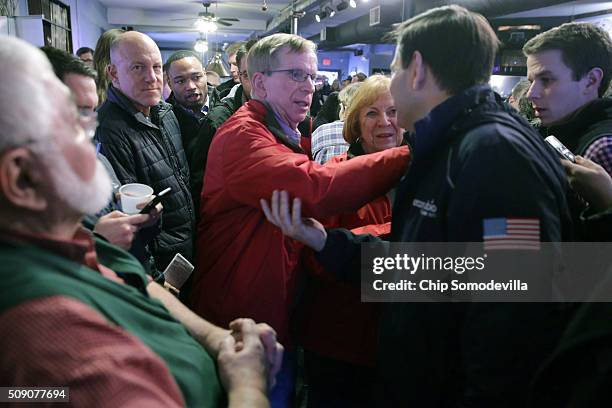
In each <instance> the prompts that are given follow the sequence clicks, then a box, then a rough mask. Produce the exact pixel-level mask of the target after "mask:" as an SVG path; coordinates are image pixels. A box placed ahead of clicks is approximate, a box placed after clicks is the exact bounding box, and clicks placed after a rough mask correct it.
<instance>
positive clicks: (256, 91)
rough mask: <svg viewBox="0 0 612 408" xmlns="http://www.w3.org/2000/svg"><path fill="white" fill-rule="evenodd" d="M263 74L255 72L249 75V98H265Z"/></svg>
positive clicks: (266, 94)
mask: <svg viewBox="0 0 612 408" xmlns="http://www.w3.org/2000/svg"><path fill="white" fill-rule="evenodd" d="M265 82H266V81H265V74H264V73H263V72H255V73H254V74H253V76H252V77H251V88H252V89H251V98H253V97H256V98H257V99H265V98H266V97H267V96H268V93H267V91H266V83H265Z"/></svg>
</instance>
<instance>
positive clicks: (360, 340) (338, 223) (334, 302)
mask: <svg viewBox="0 0 612 408" xmlns="http://www.w3.org/2000/svg"><path fill="white" fill-rule="evenodd" d="M347 156H348V154H347V153H344V154H342V155H339V156H335V157H333V158H332V159H331V160H329V161H328V162H327V163H326V165H329V163H339V162H343V161H346V160H347ZM351 160H354V158H352V159H351ZM325 227H326V228H335V227H342V228H347V229H350V230H352V231H353V232H355V233H357V234H372V235H377V236H384V235H388V234H389V233H390V232H391V203H390V201H389V199H388V198H387V196H386V195H382V196H380V197H377V198H376V199H374V200H373V201H371V202H369V203H368V204H366V205H364V206H363V207H361V208H360V209H359V210H357V211H355V212H353V213H347V214H342V215H340V216H336V217H332V218H330V219H328V220H327V221H326V222H325ZM309 252H310V251H309ZM305 259H306V265H307V266H306V268H307V269H308V270H309V272H310V273H311V274H312V275H313V276H312V278H311V279H310V280H309V283H308V285H307V288H306V291H305V293H304V297H303V299H302V301H301V302H300V304H299V306H298V309H297V315H298V316H297V332H298V341H299V343H300V344H302V345H303V346H304V348H305V349H306V350H309V351H312V352H315V353H317V354H319V355H321V356H326V357H328V358H333V359H337V360H342V361H346V362H349V363H353V364H358V365H366V366H371V367H373V366H374V365H375V362H376V333H377V326H378V314H379V311H380V307H379V306H380V305H378V304H377V303H362V302H361V293H360V290H359V287H358V286H355V285H349V284H345V283H340V282H337V281H336V280H335V279H334V278H333V277H331V276H330V275H329V274H327V273H325V271H324V270H323V269H322V268H321V267H320V266H319V265H318V263H317V262H316V261H315V260H314V259H313V258H312V254H306V256H305Z"/></svg>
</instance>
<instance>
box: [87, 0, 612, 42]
mask: <svg viewBox="0 0 612 408" xmlns="http://www.w3.org/2000/svg"><path fill="white" fill-rule="evenodd" d="M99 1H100V2H101V3H102V4H103V5H104V6H106V8H107V19H108V24H109V25H110V26H113V27H121V26H131V27H134V29H135V30H138V31H141V32H144V33H147V34H148V35H150V36H151V37H152V38H153V39H154V40H155V41H157V43H158V44H159V46H160V47H161V48H191V46H192V45H193V42H194V41H195V40H196V39H197V38H198V37H199V34H198V33H197V31H196V30H195V29H194V28H193V22H194V21H195V18H197V16H198V13H199V12H202V11H204V7H203V6H202V1H201V0H99ZM291 1H292V0H266V1H265V3H266V6H267V10H266V11H263V10H262V6H263V3H264V0H243V1H228V0H218V1H211V3H212V5H211V7H210V8H209V12H212V13H214V14H215V16H216V17H219V18H222V17H236V18H239V19H240V21H239V22H236V23H233V25H232V26H231V27H224V26H219V30H218V31H217V32H215V33H212V34H209V36H208V39H209V41H210V42H212V43H216V44H219V45H220V44H222V43H225V42H228V43H229V42H234V41H239V40H244V39H246V38H248V37H249V36H252V35H257V34H262V33H265V32H266V31H267V30H268V29H269V27H268V24H270V23H271V22H272V20H273V19H274V18H275V17H277V16H278V15H279V14H281V13H283V12H284V11H287V10H288V9H290V7H291ZM293 1H295V2H296V4H298V9H301V7H300V6H304V7H305V10H306V11H307V13H306V15H305V17H304V18H302V19H300V20H299V22H298V33H299V34H300V35H302V36H304V37H311V36H313V35H316V34H318V33H319V32H320V31H321V28H323V27H324V26H328V27H334V26H337V25H339V24H342V23H345V22H347V21H351V20H353V19H355V18H358V17H360V16H362V15H364V14H367V13H368V11H369V9H370V8H371V7H374V6H377V5H381V6H382V7H385V6H387V7H391V6H392V5H398V4H400V3H403V2H404V1H409V0H356V2H357V8H355V9H353V8H350V7H349V8H347V9H345V10H342V11H340V12H337V13H336V15H335V16H334V17H333V18H329V17H328V18H326V19H324V20H323V21H321V23H317V22H316V21H315V20H314V11H315V10H318V9H319V8H320V7H321V6H325V5H332V6H334V8H335V6H337V5H338V3H340V2H341V1H342V0H293ZM347 1H348V0H347ZM505 1H512V0H505ZM449 2H451V1H450V0H449ZM605 9H612V1H603V0H577V1H569V2H565V3H563V4H558V5H555V6H551V7H544V8H540V9H535V10H530V11H526V12H520V13H513V14H509V15H505V16H498V18H499V17H508V18H524V17H546V16H548V17H550V16H573V15H577V14H584V13H591V12H594V11H600V10H605ZM176 19H181V20H176Z"/></svg>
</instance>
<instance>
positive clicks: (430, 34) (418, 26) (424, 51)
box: [395, 5, 499, 95]
mask: <svg viewBox="0 0 612 408" xmlns="http://www.w3.org/2000/svg"><path fill="white" fill-rule="evenodd" d="M395 34H396V36H397V37H398V52H399V55H400V58H401V64H402V68H406V67H408V65H410V62H411V61H412V56H413V54H414V52H415V51H419V52H420V54H421V55H422V57H423V62H424V63H425V64H426V65H427V66H428V67H429V68H430V69H431V72H432V73H433V75H434V77H435V79H436V81H437V83H438V86H439V87H440V88H441V90H443V91H446V92H448V93H450V94H451V95H452V94H457V93H459V92H461V91H463V90H465V89H467V88H470V87H472V86H474V85H477V84H484V83H487V82H488V81H489V78H490V77H491V72H492V71H493V61H494V59H495V54H496V52H497V49H498V48H499V40H498V39H497V36H496V35H495V32H494V31H493V29H492V28H491V26H490V25H489V23H488V22H487V20H486V19H485V18H484V17H483V16H482V15H480V14H478V13H473V12H471V11H468V10H466V9H465V8H463V7H459V6H455V5H452V6H445V7H438V8H434V9H431V10H428V11H426V12H425V13H422V14H419V15H417V16H415V17H413V18H411V19H409V20H407V21H405V22H404V23H402V24H401V25H400V26H399V27H398V28H397V30H396V32H395ZM449 61H450V62H449Z"/></svg>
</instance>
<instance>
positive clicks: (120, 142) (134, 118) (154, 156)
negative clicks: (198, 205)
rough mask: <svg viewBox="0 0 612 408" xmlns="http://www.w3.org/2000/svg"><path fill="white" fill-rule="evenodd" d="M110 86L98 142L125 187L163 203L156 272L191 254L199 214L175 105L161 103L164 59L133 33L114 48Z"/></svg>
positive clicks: (155, 249) (147, 40) (101, 111)
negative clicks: (138, 186)
mask: <svg viewBox="0 0 612 408" xmlns="http://www.w3.org/2000/svg"><path fill="white" fill-rule="evenodd" d="M108 74H109V76H110V78H111V79H112V85H111V86H110V88H109V90H108V98H107V100H106V102H105V103H104V104H103V105H102V106H101V107H100V109H99V110H98V118H99V122H100V126H99V127H98V128H97V130H96V140H97V141H98V142H100V143H101V153H102V154H104V155H105V156H106V157H107V158H108V160H109V161H110V163H111V164H112V166H113V169H114V170H115V172H116V173H117V176H118V178H119V181H120V182H121V183H122V184H127V183H142V184H146V185H147V186H150V187H151V188H153V190H154V192H155V193H158V192H160V191H162V190H164V189H166V188H168V187H172V191H171V193H169V194H168V195H167V197H166V198H165V199H164V201H163V204H164V213H163V215H162V223H161V233H160V234H159V235H158V236H156V237H155V239H154V240H153V242H152V244H151V245H149V247H150V250H151V253H152V255H153V258H154V259H155V266H156V268H157V270H159V271H163V270H164V269H165V268H166V267H167V266H168V264H169V263H170V262H171V260H172V259H173V257H174V256H175V254H176V253H180V254H182V255H183V256H184V257H185V258H186V259H187V260H191V259H192V255H193V235H194V228H195V213H194V208H193V201H192V198H191V192H190V189H189V168H188V164H187V159H186V156H185V150H184V149H183V143H182V140H181V133H180V127H179V123H178V121H177V119H176V116H175V115H174V113H173V111H172V105H170V104H167V103H165V102H163V101H161V90H162V83H163V78H162V58H161V54H160V51H159V48H158V47H157V45H156V44H155V42H154V41H153V40H152V39H151V38H150V37H148V36H146V35H145V34H142V33H138V32H135V31H130V32H127V33H124V34H122V35H121V36H119V37H118V38H117V39H116V40H115V41H114V42H113V44H111V64H110V66H109V69H108Z"/></svg>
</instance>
